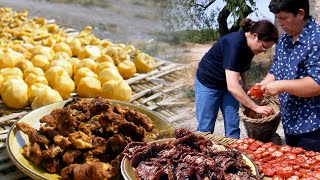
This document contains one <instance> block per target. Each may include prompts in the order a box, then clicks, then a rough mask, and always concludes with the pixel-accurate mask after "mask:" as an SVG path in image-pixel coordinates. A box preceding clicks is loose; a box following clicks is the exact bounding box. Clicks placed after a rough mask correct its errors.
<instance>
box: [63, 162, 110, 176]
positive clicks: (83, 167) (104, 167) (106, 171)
mask: <svg viewBox="0 0 320 180" xmlns="http://www.w3.org/2000/svg"><path fill="white" fill-rule="evenodd" d="M61 177H62V179H63V180H67V179H74V180H92V179H94V180H103V179H110V178H112V177H113V168H112V166H111V165H110V164H109V163H104V162H95V163H84V164H72V165H70V166H67V167H65V168H63V169H62V171H61Z"/></svg>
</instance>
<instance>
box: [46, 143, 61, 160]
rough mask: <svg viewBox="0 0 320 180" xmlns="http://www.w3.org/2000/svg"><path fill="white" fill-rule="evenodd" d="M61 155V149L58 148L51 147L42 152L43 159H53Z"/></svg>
mask: <svg viewBox="0 0 320 180" xmlns="http://www.w3.org/2000/svg"><path fill="white" fill-rule="evenodd" d="M61 153H62V149H61V148H60V147H59V146H55V145H51V146H50V147H49V148H48V149H46V150H43V151H42V157H43V159H47V158H54V157H56V156H57V155H59V154H61Z"/></svg>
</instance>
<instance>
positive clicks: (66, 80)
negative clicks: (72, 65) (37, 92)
mask: <svg viewBox="0 0 320 180" xmlns="http://www.w3.org/2000/svg"><path fill="white" fill-rule="evenodd" d="M52 88H53V89H54V90H56V91H58V92H59V94H60V96H61V97H62V99H68V98H69V97H70V93H72V92H73V91H74V90H75V83H74V82H73V80H72V79H71V78H70V77H69V76H59V77H57V79H56V80H55V82H54V83H53V86H52Z"/></svg>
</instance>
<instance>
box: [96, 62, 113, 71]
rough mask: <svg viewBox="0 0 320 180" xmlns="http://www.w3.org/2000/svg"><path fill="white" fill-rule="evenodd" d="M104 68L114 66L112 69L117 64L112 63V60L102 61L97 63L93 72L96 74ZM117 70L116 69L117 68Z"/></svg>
mask: <svg viewBox="0 0 320 180" xmlns="http://www.w3.org/2000/svg"><path fill="white" fill-rule="evenodd" d="M106 68H114V69H117V66H115V65H114V64H113V62H102V63H99V64H98V65H97V68H96V70H95V73H96V74H99V73H100V72H101V71H102V70H104V69H106ZM117 70H118V69H117Z"/></svg>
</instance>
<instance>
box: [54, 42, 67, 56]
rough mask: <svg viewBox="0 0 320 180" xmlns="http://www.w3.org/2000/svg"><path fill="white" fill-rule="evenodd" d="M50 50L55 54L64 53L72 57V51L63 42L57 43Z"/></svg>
mask: <svg viewBox="0 0 320 180" xmlns="http://www.w3.org/2000/svg"><path fill="white" fill-rule="evenodd" d="M52 50H53V51H54V52H55V53H57V52H66V53H67V54H68V55H69V57H72V50H71V48H70V47H69V45H68V44H67V43H65V42H59V43H57V44H55V45H53V46H52Z"/></svg>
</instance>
